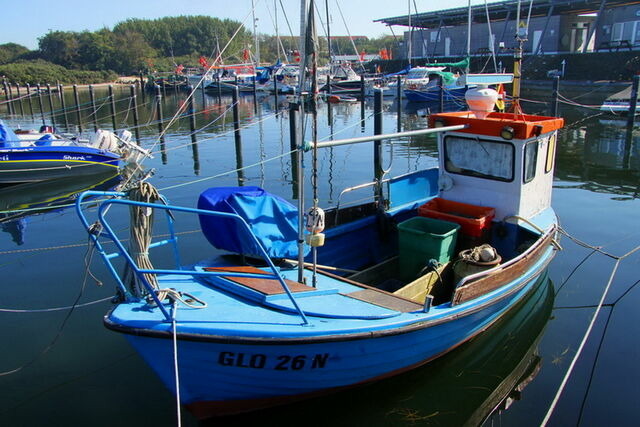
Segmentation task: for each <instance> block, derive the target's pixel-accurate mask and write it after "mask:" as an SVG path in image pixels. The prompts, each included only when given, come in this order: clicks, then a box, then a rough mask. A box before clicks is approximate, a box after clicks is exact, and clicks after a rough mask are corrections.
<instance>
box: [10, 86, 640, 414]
mask: <svg viewBox="0 0 640 427" xmlns="http://www.w3.org/2000/svg"><path fill="white" fill-rule="evenodd" d="M163 95H164V96H163V97H162V101H161V108H162V112H163V117H164V122H163V135H162V136H161V137H160V136H159V126H158V122H157V118H158V114H157V108H158V104H157V103H156V100H155V98H154V97H153V96H152V95H150V94H147V95H146V96H144V97H142V95H141V94H138V97H137V103H138V109H139V111H138V113H139V128H138V129H137V131H138V132H137V135H134V138H135V137H136V136H138V137H139V142H140V144H141V145H142V146H143V147H145V148H147V149H149V150H151V151H152V153H153V158H150V159H146V160H144V161H143V162H142V164H141V166H140V167H138V168H129V169H130V170H127V171H126V172H125V173H126V176H123V177H119V176H112V175H108V176H104V175H102V176H95V177H89V178H87V179H86V180H81V181H80V180H78V179H74V180H62V181H57V182H46V183H35V184H26V185H20V186H11V187H3V188H0V227H1V228H0V230H1V231H2V233H0V254H1V260H0V269H1V272H2V281H1V283H2V290H1V297H0V324H2V325H3V327H2V330H1V332H0V340H1V342H2V349H3V350H2V352H0V419H2V422H1V424H2V425H4V426H37V425H48V426H63V425H64V426H75V425H91V426H110V425H121V426H140V425H156V426H165V425H167V426H168V425H177V419H176V417H177V415H176V401H175V398H174V397H173V395H172V394H171V393H170V392H169V391H168V390H166V389H165V388H164V386H163V385H162V384H161V382H160V380H159V379H158V378H157V377H156V375H155V374H154V372H152V370H151V369H150V368H149V367H148V366H147V365H146V364H145V363H144V362H143V361H142V359H141V358H140V357H139V356H138V355H137V353H136V352H135V351H134V350H133V348H132V347H130V346H129V344H128V343H127V341H126V339H125V337H124V336H123V335H121V334H117V333H114V332H112V331H109V330H107V329H106V328H105V327H104V326H103V325H102V318H103V316H104V315H105V313H106V312H107V311H108V310H109V309H110V307H111V303H110V301H109V299H110V297H111V296H112V295H113V294H114V290H115V284H114V281H113V279H112V278H111V277H110V276H109V274H108V272H107V271H106V269H105V268H104V266H103V265H102V262H101V261H100V260H99V259H98V256H97V255H96V254H94V253H93V252H92V251H91V248H90V247H89V246H88V245H87V235H86V232H85V231H84V230H83V228H82V226H81V224H80V222H79V220H78V218H77V216H76V214H75V212H74V209H73V206H72V204H73V200H74V198H75V195H76V194H77V193H78V192H79V191H82V190H85V189H90V188H93V189H104V190H107V189H111V188H114V187H115V186H116V185H117V184H118V183H122V182H123V181H125V180H128V179H133V178H135V177H136V176H141V175H145V174H148V175H150V176H151V177H150V178H149V180H150V182H151V183H153V184H154V185H155V186H156V187H157V188H158V189H159V190H160V191H161V192H162V193H163V194H164V195H166V196H167V198H168V199H169V200H170V201H171V202H172V203H173V204H178V205H184V206H189V207H195V205H196V201H197V197H198V195H199V194H200V193H201V192H202V191H203V190H205V189H207V188H209V187H212V186H236V185H247V186H248V185H256V186H260V187H263V188H265V189H267V190H268V191H270V192H272V193H275V194H277V195H279V196H282V197H284V198H285V199H287V200H290V201H292V202H294V203H295V197H296V194H297V185H298V183H297V182H296V180H295V176H296V171H295V169H294V154H293V152H292V148H291V146H290V135H289V111H288V106H289V99H288V98H286V97H284V96H280V97H278V98H277V99H276V98H275V97H274V96H273V95H262V96H259V97H257V98H254V96H253V95H252V94H248V95H243V96H241V97H240V99H239V102H238V106H239V113H240V139H237V138H235V137H234V124H233V114H232V102H231V98H230V97H221V98H219V97H216V96H209V95H204V96H203V95H202V94H201V93H200V92H196V93H195V96H194V104H195V111H196V123H195V128H196V132H195V133H194V132H192V131H191V126H190V122H189V118H188V117H187V116H186V114H185V113H184V112H185V111H188V101H187V97H186V94H185V93H181V92H173V91H170V92H168V93H165V94H163ZM65 97H66V98H67V102H66V105H67V107H68V108H69V106H70V105H74V100H73V97H72V95H71V94H70V93H66V94H65ZM96 97H97V100H96V109H97V113H96V114H95V115H94V114H93V110H92V108H91V107H90V106H89V101H88V99H89V98H88V94H87V93H86V92H82V93H81V104H83V107H82V109H81V111H80V116H81V121H82V128H83V131H84V132H85V134H87V132H90V131H92V130H93V128H94V126H98V127H100V128H104V129H112V128H113V123H112V119H111V116H110V112H109V108H110V106H109V103H108V102H107V99H108V98H107V95H106V88H101V89H98V90H97V92H96ZM531 97H533V95H531ZM524 98H527V94H526V93H525V94H524ZM116 99H117V103H116V110H117V112H118V113H117V115H116V127H117V128H126V129H132V126H133V117H132V116H133V111H132V110H131V98H130V97H129V88H128V87H125V88H121V89H118V88H117V89H116ZM546 101H548V98H544V97H538V98H536V99H528V100H527V101H526V102H524V103H523V107H524V109H525V110H526V112H527V113H531V114H543V115H544V114H548V111H549V105H547V103H546ZM23 102H25V101H23ZM56 102H57V101H56ZM402 104H403V105H402V117H401V124H402V130H412V129H419V128H422V127H425V126H426V125H427V118H426V117H425V116H424V115H425V113H426V114H428V113H429V112H430V111H437V108H438V106H437V105H435V106H434V105H426V104H411V103H407V102H404V101H403V103H402ZM44 105H45V110H46V111H45V114H44V122H45V124H48V125H51V124H54V125H55V126H56V127H57V128H58V129H59V130H61V131H68V132H77V131H78V127H77V124H78V120H77V112H76V111H75V110H74V109H72V108H69V110H68V113H67V115H68V117H67V118H66V122H68V123H69V126H68V127H66V126H65V117H64V115H63V114H62V111H61V110H59V109H56V108H55V105H54V111H53V113H54V114H53V123H52V114H51V112H50V111H49V109H48V108H46V105H47V103H45V104H44ZM448 107H449V108H456V106H455V105H449V106H448ZM34 108H35V109H36V111H35V114H34V115H33V116H32V115H30V114H26V111H28V110H29V108H28V107H27V105H26V104H25V105H24V108H23V111H25V114H24V115H21V114H14V115H11V116H9V115H8V114H7V113H6V111H5V110H3V111H2V112H1V113H0V118H2V119H3V120H5V122H7V123H8V124H9V125H11V126H12V127H14V128H17V127H20V128H24V129H32V128H38V127H40V125H42V124H43V120H42V119H41V116H40V115H39V110H38V108H37V101H34ZM383 109H384V111H383V117H384V119H383V130H384V132H395V131H396V130H397V123H398V120H397V114H396V112H397V104H396V101H395V100H394V99H391V98H389V99H385V101H384V104H383ZM18 111H19V110H18ZM176 111H181V112H182V113H181V114H180V115H179V116H177V117H175V120H172V118H173V116H174V113H175V112H176ZM561 116H562V117H564V118H565V122H566V125H565V128H564V129H562V130H561V131H560V134H559V138H558V146H557V156H556V171H555V182H554V195H553V206H554V208H555V210H556V212H557V214H558V216H559V218H560V224H561V227H562V229H563V230H564V231H565V232H566V235H563V237H562V239H561V241H560V244H561V246H562V248H563V249H562V250H561V251H559V252H558V254H557V255H556V257H555V259H554V260H553V261H552V262H551V264H550V266H549V268H548V274H547V275H546V276H545V277H543V280H542V281H541V283H540V284H539V286H537V287H536V291H535V292H534V293H533V294H532V295H531V296H530V297H529V298H527V299H526V300H525V301H523V302H522V304H520V305H519V306H518V307H516V308H515V309H514V310H512V311H511V312H510V313H509V315H508V316H506V317H505V318H504V319H502V320H501V321H500V322H499V323H498V324H496V325H494V326H493V327H492V328H490V329H489V330H487V331H485V332H484V333H483V334H481V335H480V336H478V337H477V338H475V339H474V340H472V341H471V342H468V343H466V344H464V345H462V346H460V347H459V348H457V349H455V350H453V351H452V352H450V353H449V354H447V355H445V356H443V357H441V358H440V359H437V360H435V361H433V362H431V363H429V364H427V365H425V366H423V367H421V368H418V369H416V370H414V371H411V372H408V373H405V374H402V375H400V376H397V377H394V378H391V379H388V380H384V381H379V382H377V383H375V384H371V385H368V386H363V387H359V388H354V389H350V390H345V391H342V392H339V393H336V394H333V395H329V396H325V397H319V398H316V399H312V400H308V401H303V402H299V403H295V404H292V405H288V406H283V407H278V408H273V409H270V410H263V411H259V412H255V413H249V414H244V415H238V416H234V417H226V418H223V419H214V420H208V421H205V422H200V423H199V422H198V421H197V420H196V419H195V418H194V417H193V416H191V415H190V414H189V413H188V412H187V411H186V410H183V411H182V422H183V425H193V426H195V425H211V426H213V425H236V424H237V425H240V424H249V423H257V422H259V423H261V425H278V426H282V425H333V426H342V425H344V426H358V425H367V426H405V425H406V426H413V425H429V426H434V425H435V426H460V425H480V424H484V425H502V426H537V425H540V423H541V422H542V420H543V419H544V418H545V416H546V414H547V412H548V411H549V409H550V408H551V407H552V406H553V412H552V414H551V418H550V421H549V425H557V426H560V425H563V426H564V425H582V426H596V425H616V426H625V425H635V424H636V423H637V407H638V404H639V403H640V397H639V396H640V385H639V384H640V368H639V367H638V365H637V363H636V360H637V359H638V357H639V356H640V341H638V339H637V336H638V333H639V326H638V325H640V311H639V310H637V308H636V305H637V304H639V303H640V287H638V286H636V285H637V284H638V282H639V280H640V274H639V273H638V272H639V271H640V268H639V264H640V251H638V252H634V253H632V254H631V255H629V256H627V257H626V258H624V259H622V260H619V263H618V264H616V263H617V261H618V259H617V258H616V257H620V256H622V255H625V254H626V253H628V252H630V251H632V250H633V249H634V248H635V247H637V246H638V245H640V223H639V222H638V213H639V212H640V200H639V194H640V129H638V128H636V129H634V130H632V131H630V130H628V129H627V128H626V119H625V118H622V117H616V116H611V115H605V114H602V113H600V112H598V111H597V110H593V109H588V108H582V107H576V106H571V107H569V106H566V105H563V106H562V107H561ZM312 121H313V116H312V115H311V114H306V115H305V122H306V123H307V124H308V126H307V127H308V128H310V125H311V123H312ZM94 122H96V123H95V125H94ZM317 122H318V138H319V139H321V140H330V139H342V138H349V137H356V136H362V135H370V134H373V100H372V99H371V100H367V102H365V105H364V108H361V105H360V103H349V104H346V103H345V104H328V103H324V102H321V103H320V104H319V107H318V111H317ZM306 138H307V139H309V138H310V132H307V135H306ZM436 159H437V151H436V140H435V136H432V135H430V136H422V137H412V138H405V139H397V140H393V141H385V142H384V144H383V167H384V168H385V170H387V171H388V172H387V176H395V175H400V174H403V173H407V172H411V171H415V170H418V169H422V168H425V167H430V166H435V165H436ZM304 172H305V175H306V176H307V180H306V181H307V182H305V189H306V191H305V194H306V197H305V198H306V200H307V206H308V205H309V201H310V200H311V197H312V192H311V187H310V184H309V182H308V181H309V179H308V177H309V176H310V175H311V173H312V163H311V158H310V156H309V155H306V158H305V164H304ZM373 178H374V169H373V144H371V143H364V144H357V145H350V146H339V147H334V148H329V149H323V150H322V151H320V152H319V159H318V183H319V189H318V199H319V204H320V206H335V205H337V204H338V203H339V204H340V205H341V206H344V205H346V204H348V203H355V202H358V201H366V200H370V199H371V196H372V190H371V188H366V189H363V190H360V191H353V192H349V193H346V194H342V190H344V189H345V188H348V187H353V186H356V185H359V184H362V183H365V182H371V181H372V180H373ZM128 219H129V218H128V217H127V218H122V219H116V220H115V224H114V226H115V227H116V230H121V234H122V235H123V236H126V234H127V233H128V230H126V223H127V222H128ZM177 231H178V233H179V235H180V239H181V245H182V247H188V250H187V253H185V254H183V255H184V257H185V258H188V259H186V260H185V261H187V262H189V261H196V260H197V259H198V258H206V257H208V256H211V255H212V254H213V252H214V249H213V248H211V247H209V246H206V245H204V244H202V240H201V239H199V238H198V237H197V231H198V225H197V223H195V222H187V223H178V224H177ZM190 242H192V244H189V243H190ZM185 243H186V246H185ZM596 247H598V248H600V249H599V250H596ZM615 267H617V268H616V269H615V275H614V276H613V279H612V280H610V277H611V275H612V272H613V271H614V268H615ZM608 285H609V286H608ZM607 286H608V292H607V295H606V297H605V298H604V303H603V304H602V308H601V309H600V310H599V313H598V317H597V320H596V322H595V324H594V326H593V329H592V330H591V332H590V334H589V337H588V339H587V340H586V344H585V345H584V349H583V350H582V352H581V355H580V357H579V359H578V360H577V363H576V364H575V366H574V367H573V368H572V374H571V376H570V377H569V378H568V381H567V382H566V385H565V386H564V387H563V392H562V393H561V394H560V396H559V399H558V400H557V404H555V403H554V397H555V396H556V394H557V392H558V390H559V389H560V388H561V384H562V382H563V378H564V376H565V374H566V372H567V371H568V369H569V368H570V367H571V366H572V360H573V359H574V356H575V355H576V352H577V351H578V349H579V348H580V345H581V342H582V340H583V338H584V336H585V333H586V332H587V329H588V327H589V324H590V321H591V319H592V317H593V315H594V313H595V312H596V309H597V306H598V304H599V302H600V300H601V297H602V295H603V292H604V291H605V289H606V288H607ZM178 351H179V349H178ZM211 387H216V384H211Z"/></svg>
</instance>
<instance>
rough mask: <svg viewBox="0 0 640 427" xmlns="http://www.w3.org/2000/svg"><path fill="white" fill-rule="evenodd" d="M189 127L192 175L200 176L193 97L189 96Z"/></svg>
mask: <svg viewBox="0 0 640 427" xmlns="http://www.w3.org/2000/svg"><path fill="white" fill-rule="evenodd" d="M189 127H190V128H191V152H192V153H193V173H194V174H196V175H199V174H200V155H199V154H198V139H197V137H196V109H195V106H194V101H193V95H192V96H189Z"/></svg>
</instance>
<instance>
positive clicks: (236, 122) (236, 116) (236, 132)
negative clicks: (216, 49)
mask: <svg viewBox="0 0 640 427" xmlns="http://www.w3.org/2000/svg"><path fill="white" fill-rule="evenodd" d="M238 99H239V91H238V86H236V87H234V88H233V90H232V91H231V101H232V102H233V136H234V139H235V145H236V169H237V171H238V172H237V173H238V186H243V185H244V181H245V178H244V170H243V168H244V162H243V160H242V138H241V136H240V112H239V108H238Z"/></svg>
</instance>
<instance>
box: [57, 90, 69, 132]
mask: <svg viewBox="0 0 640 427" xmlns="http://www.w3.org/2000/svg"><path fill="white" fill-rule="evenodd" d="M58 95H60V108H62V116H63V117H64V127H65V129H67V130H69V117H67V102H66V101H65V100H64V86H62V85H61V84H59V85H58Z"/></svg>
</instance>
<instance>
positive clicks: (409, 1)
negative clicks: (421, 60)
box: [407, 0, 413, 68]
mask: <svg viewBox="0 0 640 427" xmlns="http://www.w3.org/2000/svg"><path fill="white" fill-rule="evenodd" d="M407 5H408V7H409V43H408V44H407V46H408V49H407V58H408V60H409V68H411V46H412V43H413V31H412V27H411V0H407Z"/></svg>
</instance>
